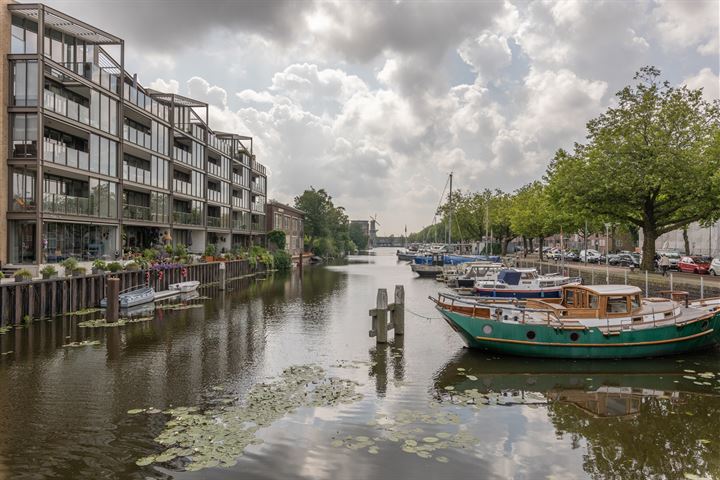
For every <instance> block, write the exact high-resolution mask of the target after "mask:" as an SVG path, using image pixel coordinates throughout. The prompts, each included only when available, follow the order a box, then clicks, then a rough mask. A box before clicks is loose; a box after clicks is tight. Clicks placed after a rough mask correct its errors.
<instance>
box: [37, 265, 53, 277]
mask: <svg viewBox="0 0 720 480" xmlns="http://www.w3.org/2000/svg"><path fill="white" fill-rule="evenodd" d="M40 274H41V275H42V276H43V278H51V277H53V276H55V275H57V268H55V267H54V266H53V265H45V266H44V267H43V268H42V269H41V270H40Z"/></svg>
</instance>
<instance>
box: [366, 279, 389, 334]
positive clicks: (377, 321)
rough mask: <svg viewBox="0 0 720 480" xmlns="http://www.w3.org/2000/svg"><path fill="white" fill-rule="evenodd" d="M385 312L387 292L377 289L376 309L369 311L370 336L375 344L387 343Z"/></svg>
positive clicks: (386, 310)
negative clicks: (370, 320)
mask: <svg viewBox="0 0 720 480" xmlns="http://www.w3.org/2000/svg"><path fill="white" fill-rule="evenodd" d="M387 312H388V297H387V290H386V289H384V288H378V293H377V302H376V307H375V308H373V309H371V310H370V316H371V317H372V330H371V331H370V336H371V337H372V336H374V337H375V340H376V342H377V343H387Z"/></svg>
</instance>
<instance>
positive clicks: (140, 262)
mask: <svg viewBox="0 0 720 480" xmlns="http://www.w3.org/2000/svg"><path fill="white" fill-rule="evenodd" d="M134 261H135V263H137V266H138V268H140V270H147V269H148V268H150V262H149V261H148V259H147V258H145V257H137V258H135V260H134Z"/></svg>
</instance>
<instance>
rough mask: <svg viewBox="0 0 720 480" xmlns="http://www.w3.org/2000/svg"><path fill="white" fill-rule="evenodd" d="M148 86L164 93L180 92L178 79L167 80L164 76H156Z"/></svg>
mask: <svg viewBox="0 0 720 480" xmlns="http://www.w3.org/2000/svg"><path fill="white" fill-rule="evenodd" d="M148 87H149V88H152V89H153V90H157V91H158V92H163V93H180V82H178V81H177V80H167V81H165V80H163V79H162V78H156V79H155V80H154V81H152V82H150V84H149V85H148Z"/></svg>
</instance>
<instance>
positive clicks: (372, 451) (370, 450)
mask: <svg viewBox="0 0 720 480" xmlns="http://www.w3.org/2000/svg"><path fill="white" fill-rule="evenodd" d="M379 452H380V450H379V449H378V447H375V446H372V447H370V448H368V453H369V454H371V455H377V454H378V453H379Z"/></svg>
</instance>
